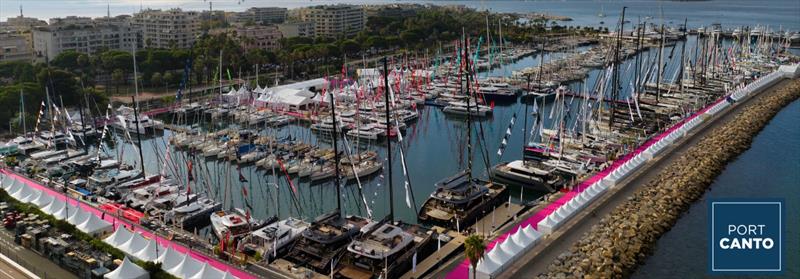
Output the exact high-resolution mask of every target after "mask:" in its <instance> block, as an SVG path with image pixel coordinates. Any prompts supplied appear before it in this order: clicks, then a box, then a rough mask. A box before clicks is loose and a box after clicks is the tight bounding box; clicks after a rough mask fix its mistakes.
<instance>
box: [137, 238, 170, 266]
mask: <svg viewBox="0 0 800 279" xmlns="http://www.w3.org/2000/svg"><path fill="white" fill-rule="evenodd" d="M156 247H158V248H156ZM165 250H166V249H165V248H164V246H161V245H159V244H158V242H157V241H156V240H155V238H151V239H150V241H148V242H147V246H145V247H144V249H142V250H140V251H139V252H136V253H135V254H133V257H134V258H136V259H139V260H143V261H146V262H155V261H157V260H158V258H159V256H161V255H162V254H164V252H165Z"/></svg>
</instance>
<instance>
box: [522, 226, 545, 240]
mask: <svg viewBox="0 0 800 279" xmlns="http://www.w3.org/2000/svg"><path fill="white" fill-rule="evenodd" d="M522 232H523V233H525V235H527V236H528V237H530V238H531V239H533V240H534V241H535V240H537V239H539V238H541V237H542V233H540V232H538V231H536V230H534V229H533V227H531V224H528V225H527V226H525V227H524V228H522Z"/></svg>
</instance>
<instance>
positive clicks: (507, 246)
mask: <svg viewBox="0 0 800 279" xmlns="http://www.w3.org/2000/svg"><path fill="white" fill-rule="evenodd" d="M523 248H524V247H520V246H518V245H517V244H516V243H514V241H512V240H511V238H510V237H507V238H506V240H503V243H500V249H503V252H506V253H508V254H509V255H510V256H513V257H515V256H516V255H518V254H519V253H520V252H522V250H523Z"/></svg>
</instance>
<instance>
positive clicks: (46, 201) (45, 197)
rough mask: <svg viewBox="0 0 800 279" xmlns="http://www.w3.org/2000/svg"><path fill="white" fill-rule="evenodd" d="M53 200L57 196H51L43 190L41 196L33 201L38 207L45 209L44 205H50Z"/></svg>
mask: <svg viewBox="0 0 800 279" xmlns="http://www.w3.org/2000/svg"><path fill="white" fill-rule="evenodd" d="M53 200H55V198H53V196H51V195H50V194H48V193H45V192H41V194H40V195H39V197H38V198H36V199H35V200H32V201H31V203H32V204H34V205H36V207H38V208H42V209H43V208H44V207H46V206H48V205H50V203H52V202H53Z"/></svg>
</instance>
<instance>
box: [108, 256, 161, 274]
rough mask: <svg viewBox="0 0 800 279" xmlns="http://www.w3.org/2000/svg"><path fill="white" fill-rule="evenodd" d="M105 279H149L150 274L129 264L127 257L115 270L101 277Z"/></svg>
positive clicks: (133, 264)
mask: <svg viewBox="0 0 800 279" xmlns="http://www.w3.org/2000/svg"><path fill="white" fill-rule="evenodd" d="M103 278H106V279H149V278H150V273H149V272H147V270H144V268H142V267H140V266H138V265H136V264H135V263H133V262H131V261H130V260H129V259H128V257H125V259H123V260H122V264H120V265H119V266H118V267H117V269H114V271H111V272H109V273H106V274H105V275H103Z"/></svg>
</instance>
